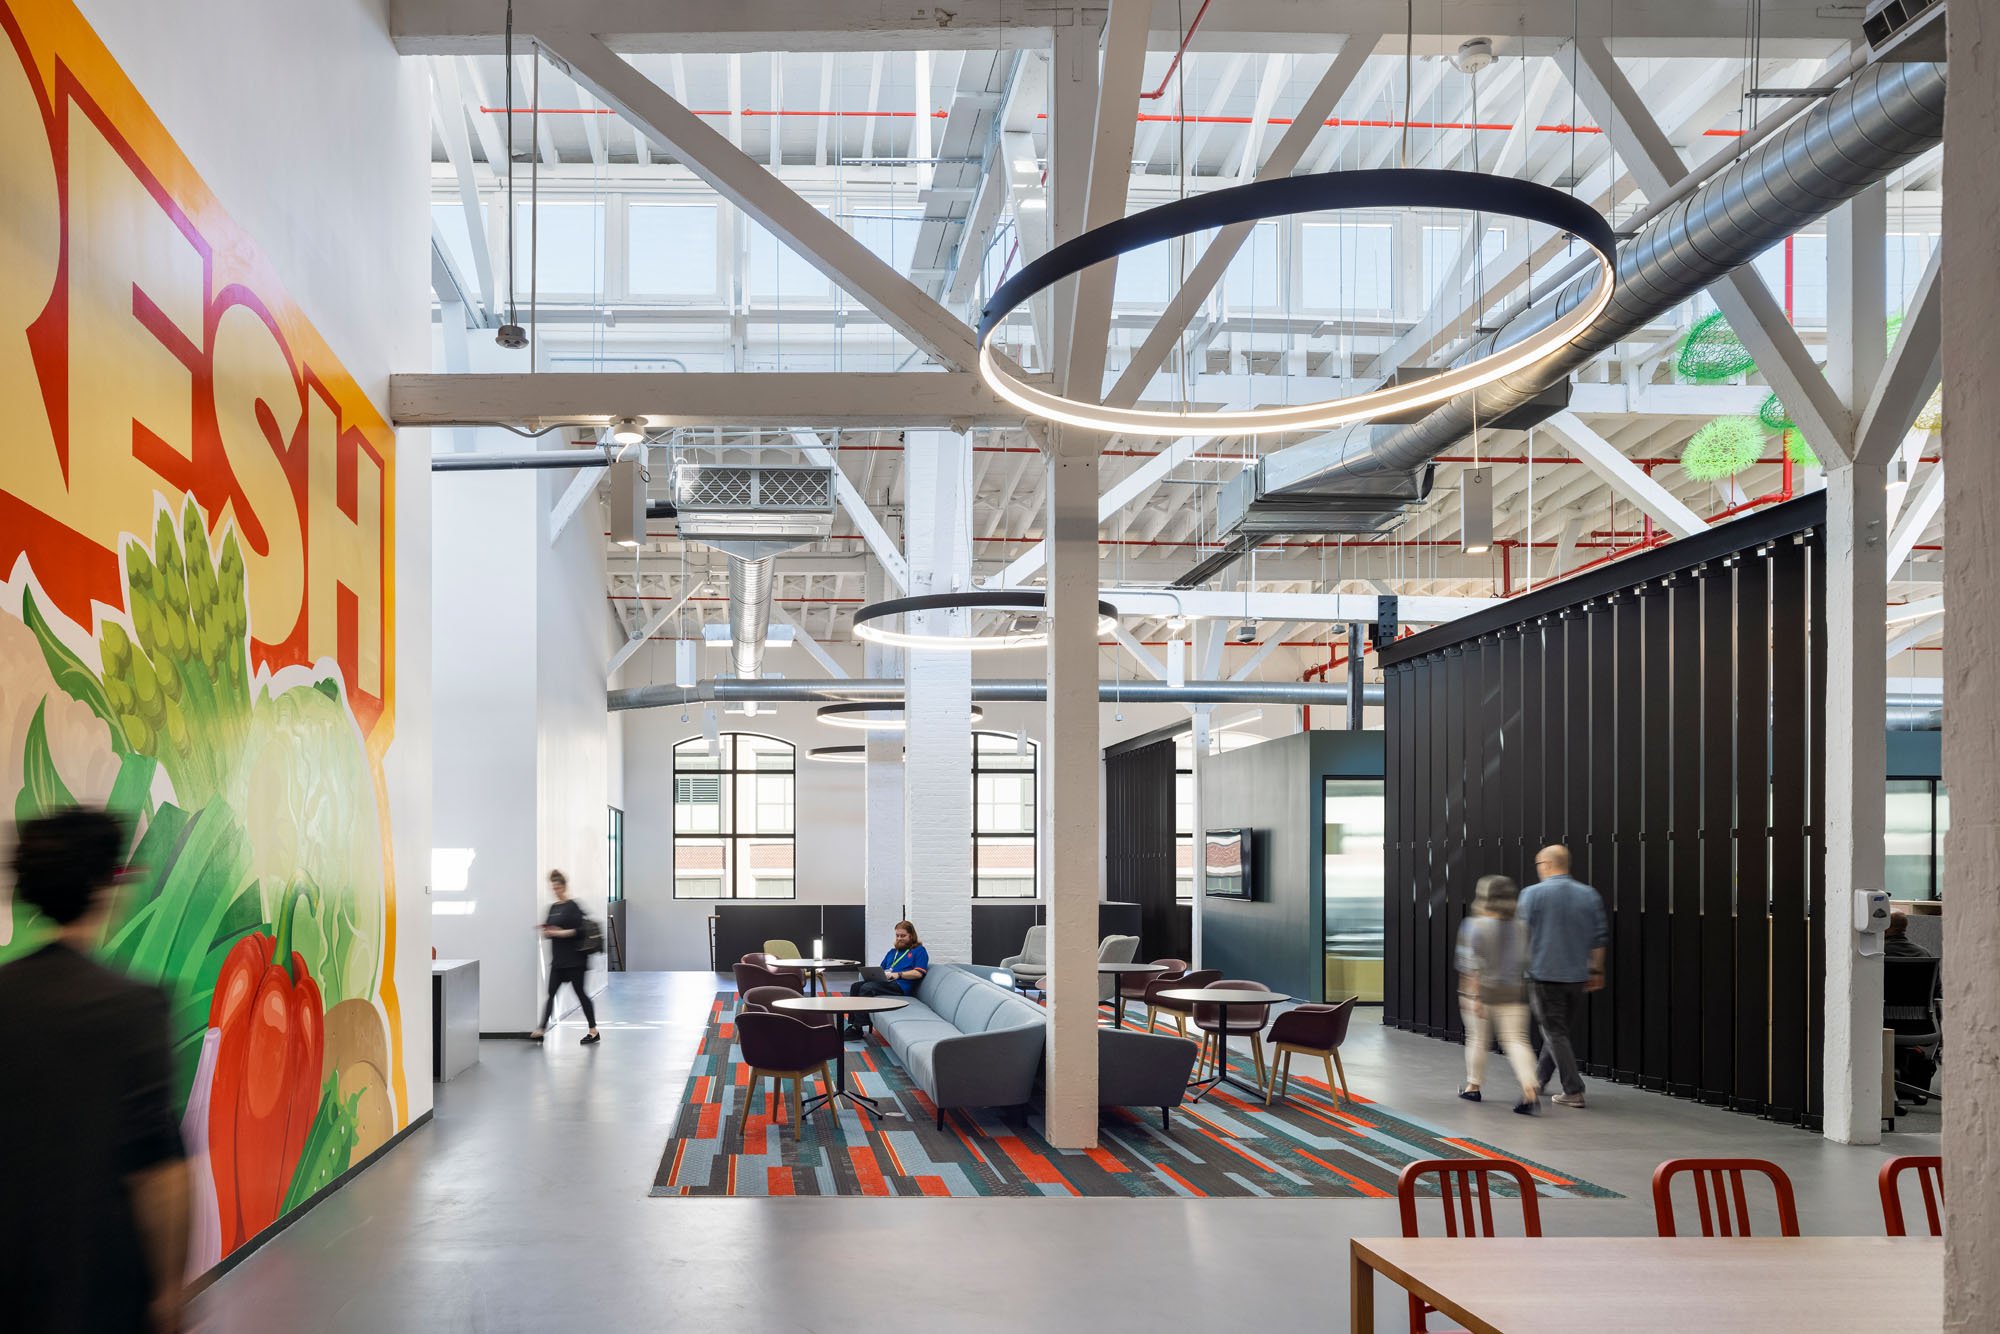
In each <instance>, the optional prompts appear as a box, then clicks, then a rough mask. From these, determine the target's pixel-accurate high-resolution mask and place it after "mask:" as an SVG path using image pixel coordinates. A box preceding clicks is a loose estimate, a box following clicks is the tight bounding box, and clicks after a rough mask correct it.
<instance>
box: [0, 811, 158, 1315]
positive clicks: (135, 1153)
mask: <svg viewBox="0 0 2000 1334" xmlns="http://www.w3.org/2000/svg"><path fill="white" fill-rule="evenodd" d="M124 845H125V830H124V827H123V826H122V825H121V823H120V822H119V821H118V820H117V819H116V818H114V817H113V816H111V815H108V814H106V813H105V812H103V811H96V810H69V811H64V812H62V813H61V814H57V815H51V816H45V817H43V818H40V819H35V820H29V821H27V822H25V823H23V824H22V825H21V826H20V829H19V838H18V841H17V843H16V846H15V848H14V853H13V873H14V876H13V878H14V895H15V897H16V898H17V899H18V900H20V901H21V902H23V903H26V904H29V905H30V906H32V907H34V908H35V909H37V910H38V911H40V912H41V914H42V915H43V916H44V917H45V918H47V919H48V921H49V923H50V924H51V925H52V926H53V927H54V932H53V934H52V936H51V938H50V940H49V943H48V944H46V945H44V946H43V947H42V948H41V949H39V950H37V951H35V952H34V953H33V954H29V955H25V956H23V957H21V958H19V959H16V960H14V961H13V962H11V963H9V964H6V965H4V966H0V1031H4V1032H5V1033H6V1034H7V1042H8V1047H9V1050H8V1060H9V1062H10V1064H12V1066H13V1067H14V1074H13V1077H11V1078H9V1079H5V1080H0V1146H5V1148H4V1151H5V1155H6V1162H7V1167H6V1170H5V1182H4V1184H0V1311H4V1312H5V1319H6V1320H7V1321H8V1325H7V1328H9V1329H20V1330H35V1331H37V1334H83V1332H84V1331H92V1332H93V1334H94V1332H95V1331H99V1330H104V1331H112V1330H116V1331H121V1332H122V1331H127V1330H134V1331H154V1332H155V1334H159V1332H161V1331H173V1330H177V1329H179V1328H180V1324H181V1277H182V1274H183V1271H184V1270H185V1269H186V1266H187V1240H188V1209H189V1193H188V1192H189V1183H188V1167H187V1161H186V1157H185V1154H184V1151H183V1149H182V1147H181V1135H180V1127H179V1125H178V1124H177V1121H176V1117H175V1113H174V1106H173V1075H172V1070H173V1062H172V1054H171V1050H170V1047H169V1043H168V1034H167V1017H168V1006H167V998H166V996H165V995H164V994H163V993H161V992H160V991H159V990H158V989H157V988H155V987H150V986H146V985H145V984H143V983H140V982H135V981H133V980H132V979H131V978H129V977H126V976H125V975H124V974H123V973H119V972H115V971H113V970H112V969H109V968H106V967H104V966H103V965H102V964H99V963H97V962H96V961H95V960H93V959H92V958H91V957H90V951H91V950H92V949H93V948H94V947H95V946H96V944H97V942H98V938H99V937H100V936H101V935H102V933H103V929H104V921H105V917H106V915H107V913H108V912H109V910H110V906H111V904H110V900H111V886H112V882H113V879H114V878H115V877H116V875H117V873H118V869H119V861H120V859H121V856H122V850H123V848H124Z"/></svg>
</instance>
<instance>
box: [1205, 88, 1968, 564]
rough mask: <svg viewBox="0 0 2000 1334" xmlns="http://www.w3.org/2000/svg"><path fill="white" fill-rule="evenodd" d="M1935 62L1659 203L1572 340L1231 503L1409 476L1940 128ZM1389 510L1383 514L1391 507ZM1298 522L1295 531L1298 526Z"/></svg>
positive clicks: (1354, 435)
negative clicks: (1666, 204)
mask: <svg viewBox="0 0 2000 1334" xmlns="http://www.w3.org/2000/svg"><path fill="white" fill-rule="evenodd" d="M1944 90H1945V68H1944V66H1943V65H1941V64H1929V63H1911V64H1903V63H1887V64H1877V65H1871V66H1869V67H1868V68H1866V69H1863V70H1862V71H1861V72H1860V73H1858V74H1856V75H1855V76H1854V78H1853V79H1851V80H1849V81H1848V82H1847V83H1846V84H1845V85H1843V86H1842V87H1841V88H1840V90H1839V91H1838V92H1836V93H1834V94H1833V95H1832V96H1830V97H1828V98H1827V99H1826V100H1825V101H1823V102H1821V103H1820V104H1818V105H1817V106H1815V107H1813V108H1812V109H1811V110H1810V111H1808V112H1806V113H1805V114H1804V115H1802V116H1800V117H1799V118H1798V119H1797V120H1795V121H1793V122H1792V123H1791V124H1790V125H1788V126H1787V127H1786V128H1785V129H1784V130H1782V131H1780V132H1778V133H1777V134H1776V135H1774V136H1773V137H1772V138H1770V139H1769V140H1767V141H1766V142H1764V143H1763V144H1760V145H1759V146H1758V147H1757V148H1755V149H1753V150H1752V151H1751V152H1749V153H1747V154H1745V155H1744V156H1743V157H1741V158H1740V159H1738V160H1737V161H1736V162H1734V163H1733V164H1731V165H1730V166H1729V167H1727V168H1725V169H1723V170H1722V171H1721V172H1719V173H1718V174H1717V175H1716V176H1715V177H1714V178H1713V179H1712V180H1710V181H1709V182H1708V183H1707V184H1706V185H1703V186H1702V187H1701V188H1700V189H1698V190H1695V191H1693V192H1692V193H1691V194H1689V195H1688V197H1687V198H1685V199H1683V200H1681V201H1680V202H1679V203H1677V204H1675V205H1674V206H1673V207H1672V208H1670V209H1668V210H1667V211H1666V212H1665V213H1663V214H1662V215H1661V216H1660V218H1659V220H1658V221H1657V222H1655V223H1654V224H1653V225H1652V226H1650V227H1648V228H1647V229H1646V230H1645V231H1644V232H1643V233H1641V234H1640V235H1638V236H1637V237H1635V238H1633V239H1632V240H1631V241H1629V242H1627V243H1626V244H1625V245H1624V246H1623V247H1622V248H1621V249H1620V250H1619V252H1618V289H1617V291H1616V292H1615V293H1614V294H1613V296H1612V299H1611V304H1610V305H1609V306H1607V307H1606V308H1605V310H1604V313H1603V314H1602V315H1600V316H1599V317H1598V318H1597V319H1596V320H1595V321H1594V322H1593V323H1592V324H1591V325H1590V326H1589V327H1588V328H1587V329H1585V330H1584V331H1583V332H1582V334H1581V335H1579V336H1578V337H1577V339H1576V340H1575V341H1574V342H1572V343H1571V344H1570V345H1569V346H1568V347H1566V348H1565V349H1563V350H1562V351H1561V352H1559V353H1557V354H1556V355H1554V356H1553V357H1550V358H1548V359H1546V360H1543V361H1540V362H1537V363H1536V364H1535V365H1534V366H1532V367H1529V368H1528V369H1526V370H1523V371H1521V372H1520V373H1518V374H1515V375H1512V376H1508V377H1506V378H1505V379H1502V380H1499V381H1496V382H1495V383H1493V384H1490V385H1487V386H1484V387H1483V388H1481V389H1480V390H1478V391H1477V393H1476V395H1475V394H1473V393H1466V394H1461V395H1459V396H1458V397H1457V398H1454V399H1451V400H1449V401H1448V402H1446V403H1445V404H1444V405H1442V406H1441V407H1439V408H1437V409H1436V410H1434V411H1432V412H1431V413H1430V414H1428V415H1427V416H1425V417H1423V418H1422V419H1420V420H1418V421H1415V422H1412V423H1410V424H1409V425H1406V426H1395V427H1382V426H1358V427H1353V428H1350V429H1348V430H1346V431H1344V432H1338V433H1335V434H1333V435H1329V436H1326V437H1322V438H1321V439H1318V440H1313V441H1310V442H1308V443H1306V444H1302V445H1296V446H1294V447H1292V448H1290V449H1284V450H1279V451H1278V452H1276V453H1274V454H1271V455H1269V456H1268V457H1266V458H1265V459H1264V461H1263V462H1262V463H1261V464H1260V465H1258V467H1257V468H1256V469H1255V476H1254V477H1252V476H1251V475H1250V473H1248V472H1246V473H1245V474H1244V477H1243V478H1242V479H1239V485H1241V486H1243V487H1245V488H1246V489H1247V490H1248V491H1249V493H1250V496H1249V499H1248V500H1245V499H1244V498H1243V497H1239V502H1241V503H1239V504H1238V505H1237V506H1236V508H1237V509H1238V510H1239V511H1243V512H1248V511H1249V510H1250V509H1251V507H1252V505H1253V504H1258V503H1264V502H1266V501H1267V500H1272V501H1275V500H1277V498H1279V497H1283V498H1284V503H1285V504H1287V505H1290V506H1293V507H1298V506H1303V505H1304V504H1306V503H1307V502H1308V500H1309V498H1310V497H1311V496H1313V495H1314V494H1323V495H1326V496H1328V497H1332V496H1352V495H1354V494H1356V493H1371V492H1372V493H1376V494H1379V493H1380V489H1381V488H1382V487H1383V485H1384V483H1385V481H1387V480H1388V479H1390V478H1400V479H1405V483H1406V484H1411V482H1410V481H1409V479H1414V478H1415V476H1416V475H1417V474H1418V473H1420V472H1421V471H1422V470H1423V469H1424V468H1425V467H1427V466H1428V465H1429V464H1430V462H1431V460H1432V459H1434V458H1436V457H1437V456H1438V455H1439V454H1441V453H1443V452H1444V451H1445V450H1446V449H1448V448H1450V447H1451V446H1452V445H1455V444H1457V443H1458V442H1459V441H1461V440H1463V439H1465V438H1466V437H1467V436H1469V435H1470V434H1471V433H1472V430H1473V426H1474V413H1475V411H1476V412H1477V416H1478V420H1479V421H1482V422H1491V421H1493V420H1494V419H1495V418H1497V417H1499V416H1501V415H1502V414H1503V413H1506V412H1510V411H1512V410H1513V409H1515V408H1517V407H1519V406H1521V405H1522V404H1524V403H1526V402H1528V401H1529V400H1530V399H1532V398H1534V397H1535V396H1536V395H1538V394H1540V393H1542V392H1543V391H1544V390H1546V389H1547V388H1548V387H1549V386H1550V385H1552V384H1554V383H1555V382H1556V381H1558V380H1561V379H1563V378H1565V377H1567V376H1568V375H1569V374H1570V373H1571V372H1573V371H1574V370H1576V369H1577V368H1578V367H1579V366H1582V365H1583V364H1585V363H1586V362H1588V361H1589V360H1590V359H1591V358H1592V357H1595V356H1596V355H1597V354H1598V353H1600V352H1602V351H1604V350H1605V349H1606V348H1609V347H1611V346H1612V345H1613V344H1615V343H1617V342H1618V341H1619V340H1621V339H1623V338H1626V337H1629V336H1630V335H1631V334H1633V333H1634V332H1636V331H1637V330H1639V329H1640V328H1642V327H1644V326H1645V325H1646V324H1648V323H1649V322H1651V321H1652V320H1654V319H1656V318H1658V317H1659V316H1660V315H1662V314H1664V313H1665V312H1667V311H1669V310H1671V309H1673V308H1674V307H1675V306H1677V305H1679V304H1680V303H1681V302H1683V301H1686V300H1688V299H1689V298H1691V297H1693V296H1694V295H1695V294H1696V293H1698V292H1700V291H1702V289H1704V288H1706V287H1708V286H1709V285H1710V284H1711V283H1714V282H1715V281H1716V280H1717V279H1719V278H1721V277H1723V276H1724V275H1725V274H1728V273H1730V272H1731V271H1733V270H1735V269H1738V268H1741V267H1742V266H1743V265H1745V264H1748V263H1749V262H1750V261H1751V260H1753V259H1755V258H1756V257H1757V256H1758V255H1760V254H1762V253H1763V252H1764V251H1766V250H1768V249H1770V248H1771V247H1772V246H1773V245H1775V244H1777V243H1778V242H1780V241H1782V240H1783V239H1784V238H1785V237H1787V236H1789V235H1791V234H1792V233H1794V232H1796V231H1798V230H1799V229H1800V228H1801V227H1803V226H1805V225H1807V224H1808V223H1811V222H1813V221H1815V220H1816V219H1818V218H1821V217H1823V216H1825V215H1826V214H1827V213H1829V212H1831V211H1832V210H1833V209H1834V208H1836V207H1837V206H1839V205H1840V204H1842V203H1844V202H1846V201H1847V200H1849V199H1852V198H1854V197H1855V196H1856V195H1858V194H1860V193H1861V192H1862V191H1863V190H1865V189H1867V188H1868V187H1869V186H1870V185H1873V184H1874V183H1875V182H1877V181H1880V180H1882V179H1883V178H1884V177H1886V176H1888V175H1889V174H1890V173H1891V172H1893V171H1895V170H1896V169H1897V168H1898V167H1901V166H1903V165H1905V164H1906V163H1909V162H1911V161H1913V160H1915V159H1916V158H1917V157H1919V156H1921V155H1922V154H1923V153H1924V152H1925V151H1927V150H1928V149H1929V148H1931V147H1932V146H1933V145H1935V144H1936V143H1937V142H1938V141H1939V140H1940V139H1941V138H1942V137H1943V135H1944ZM1593 281H1594V278H1592V277H1589V276H1586V277H1583V278H1579V279H1577V280H1576V281H1574V282H1571V283H1570V284H1569V285H1567V286H1565V287H1563V288H1562V289H1560V290H1559V291H1558V292H1557V293H1556V294H1555V295H1554V296H1553V297H1550V298H1547V299H1544V300H1542V301H1539V302H1537V303H1536V304H1535V305H1533V306H1531V307H1529V308H1528V309H1526V310H1523V311H1521V312H1520V314H1518V315H1517V316H1515V317H1514V318H1513V319H1511V320H1509V321H1508V322H1507V323H1506V324H1505V325H1503V326H1502V327H1501V328H1499V329H1497V330H1495V331H1493V332H1492V333H1490V334H1488V335H1486V337H1484V338H1482V339H1480V340H1479V341H1477V342H1476V343H1474V344H1473V345H1472V347H1471V348H1470V349H1469V350H1467V351H1466V352H1465V353H1464V354H1463V355H1462V356H1460V357H1459V358H1458V359H1457V362H1456V363H1454V364H1460V365H1462V364H1465V363H1467V362H1470V361H1473V360H1477V359H1479V358H1482V357H1486V356H1488V355H1490V354H1492V353H1493V352H1496V351H1498V350H1500V349H1503V348H1506V347H1509V346H1511V345H1513V344H1515V343H1517V342H1519V341H1520V340H1521V339H1523V338H1526V337H1527V336H1528V335H1530V334H1532V333H1534V332H1535V331H1536V330H1538V329H1541V328H1543V327H1545V326H1546V325H1548V324H1550V323H1552V322H1553V321H1555V320H1556V319H1558V318H1559V317H1560V316H1561V315H1562V314H1563V313H1564V312H1566V311H1568V310H1570V309H1571V308H1573V307H1574V306H1575V305H1576V304H1577V303H1578V302H1579V301H1581V300H1582V299H1583V296H1584V294H1585V293H1586V292H1587V291H1588V290H1589V286H1590V284H1591V282H1593ZM1394 513H1395V511H1394V510H1385V514H1387V515H1393V514H1394ZM1302 531H1303V530H1302Z"/></svg>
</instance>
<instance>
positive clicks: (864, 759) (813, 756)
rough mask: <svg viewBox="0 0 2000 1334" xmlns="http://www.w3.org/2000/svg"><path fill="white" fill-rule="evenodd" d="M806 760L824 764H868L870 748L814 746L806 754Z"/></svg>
mask: <svg viewBox="0 0 2000 1334" xmlns="http://www.w3.org/2000/svg"><path fill="white" fill-rule="evenodd" d="M806 758H807V759H809V760H818V761H819V762H820V763H822V764H866V763H868V747H866V746H814V747H813V748H812V749H811V750H809V751H807V752H806Z"/></svg>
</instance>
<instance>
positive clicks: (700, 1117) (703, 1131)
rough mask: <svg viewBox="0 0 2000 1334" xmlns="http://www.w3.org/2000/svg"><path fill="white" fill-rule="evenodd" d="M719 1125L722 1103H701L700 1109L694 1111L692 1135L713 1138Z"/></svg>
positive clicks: (720, 1122) (700, 1137)
mask: <svg viewBox="0 0 2000 1334" xmlns="http://www.w3.org/2000/svg"><path fill="white" fill-rule="evenodd" d="M721 1126H722V1104H721V1103H719V1102H709V1103H703V1104H702V1108H701V1110H700V1111H699V1112H697V1113H695V1118H694V1137H695V1138H696V1139H714V1138H715V1133H716V1131H717V1130H719V1129H720V1128H721Z"/></svg>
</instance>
